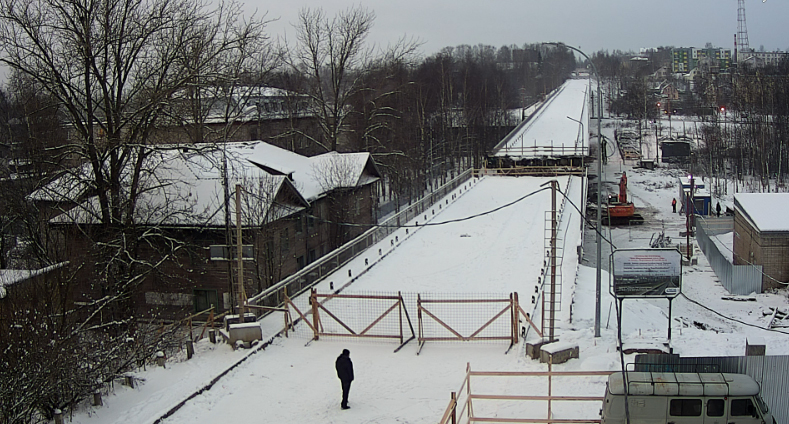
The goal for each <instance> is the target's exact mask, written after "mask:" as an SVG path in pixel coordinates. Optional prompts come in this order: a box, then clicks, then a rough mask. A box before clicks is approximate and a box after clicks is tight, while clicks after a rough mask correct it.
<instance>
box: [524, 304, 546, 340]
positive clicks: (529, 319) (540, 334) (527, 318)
mask: <svg viewBox="0 0 789 424" xmlns="http://www.w3.org/2000/svg"><path fill="white" fill-rule="evenodd" d="M518 310H519V311H520V313H521V315H523V317H524V318H526V321H529V325H531V328H533V329H534V331H536V332H537V335H538V336H540V338H542V331H540V329H539V328H537V326H536V325H534V322H533V321H532V320H531V318H529V315H527V314H526V312H525V311H524V310H523V308H521V305H518Z"/></svg>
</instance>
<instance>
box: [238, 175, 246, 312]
mask: <svg viewBox="0 0 789 424" xmlns="http://www.w3.org/2000/svg"><path fill="white" fill-rule="evenodd" d="M241 190H243V188H242V187H241V184H236V256H237V259H238V290H236V293H237V294H238V308H239V309H238V311H239V312H238V316H239V322H244V315H245V314H246V307H245V305H246V303H247V293H246V291H245V290H244V244H243V240H242V239H241V234H242V233H241Z"/></svg>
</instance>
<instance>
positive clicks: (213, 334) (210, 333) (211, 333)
mask: <svg viewBox="0 0 789 424" xmlns="http://www.w3.org/2000/svg"><path fill="white" fill-rule="evenodd" d="M208 340H209V341H210V342H211V343H213V344H216V330H214V329H213V328H212V329H210V330H208Z"/></svg>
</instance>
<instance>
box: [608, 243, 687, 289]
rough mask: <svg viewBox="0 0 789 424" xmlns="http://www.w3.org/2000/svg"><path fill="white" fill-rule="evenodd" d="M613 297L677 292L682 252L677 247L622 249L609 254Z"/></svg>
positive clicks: (680, 279) (680, 273)
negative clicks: (611, 268)
mask: <svg viewBox="0 0 789 424" xmlns="http://www.w3.org/2000/svg"><path fill="white" fill-rule="evenodd" d="M611 261H612V262H613V285H612V287H611V290H612V294H613V295H614V296H615V297H616V298H618V299H619V298H625V297H662V298H674V297H677V296H678V295H679V294H680V287H681V281H682V254H681V253H679V251H678V250H676V249H621V250H615V251H614V253H613V254H612V255H611Z"/></svg>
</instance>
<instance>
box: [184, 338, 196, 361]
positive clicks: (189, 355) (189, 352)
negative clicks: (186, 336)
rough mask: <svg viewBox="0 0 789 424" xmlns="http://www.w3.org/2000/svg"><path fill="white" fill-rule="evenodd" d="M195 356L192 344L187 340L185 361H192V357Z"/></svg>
mask: <svg viewBox="0 0 789 424" xmlns="http://www.w3.org/2000/svg"><path fill="white" fill-rule="evenodd" d="M194 354H195V346H194V342H193V341H191V340H187V342H186V359H187V360H189V359H192V356H194Z"/></svg>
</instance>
